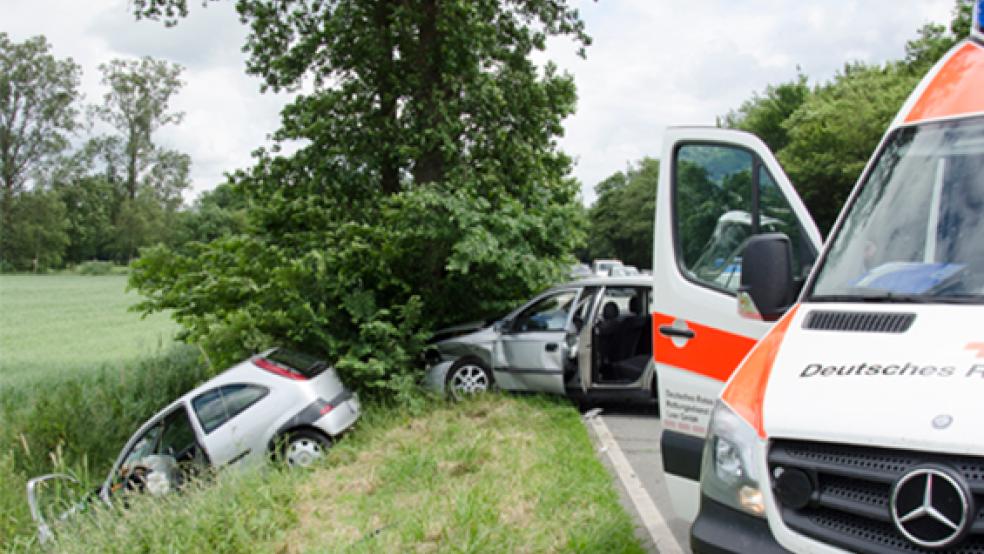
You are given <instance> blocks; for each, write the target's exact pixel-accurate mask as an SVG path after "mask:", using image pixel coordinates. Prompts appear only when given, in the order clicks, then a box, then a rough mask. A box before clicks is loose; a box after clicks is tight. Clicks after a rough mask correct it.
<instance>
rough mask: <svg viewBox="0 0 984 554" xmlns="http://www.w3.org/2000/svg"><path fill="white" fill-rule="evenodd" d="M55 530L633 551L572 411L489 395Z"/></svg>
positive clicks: (397, 547)
mask: <svg viewBox="0 0 984 554" xmlns="http://www.w3.org/2000/svg"><path fill="white" fill-rule="evenodd" d="M151 522H152V523H151ZM62 536H63V537H65V539H64V542H60V543H59V544H58V545H57V549H58V550H64V551H65V552H80V553H88V552H120V553H124V552H127V553H128V552H162V553H163V552H228V553H236V552H283V553H293V552H640V551H641V549H640V547H639V545H638V543H637V541H636V539H635V537H634V535H633V529H632V524H631V522H630V520H629V518H628V516H627V515H626V514H625V512H624V511H623V510H622V508H621V506H620V505H619V502H618V499H617V496H616V494H615V492H614V489H613V488H612V485H611V479H610V477H609V475H608V474H607V472H606V471H605V469H604V468H603V467H602V466H601V465H600V464H599V462H598V461H597V459H596V457H595V455H594V450H593V448H592V445H591V443H590V440H589V439H588V436H587V434H586V432H585V428H584V426H583V425H582V424H581V422H580V420H579V415H578V413H577V412H576V411H575V410H574V409H572V408H571V407H570V406H569V405H568V404H567V403H565V402H563V401H562V400H559V399H557V400H555V399H548V400H544V399H540V398H509V397H499V396H491V397H488V398H485V399H481V400H477V401H474V402H467V403H464V404H463V405H455V406H448V405H446V404H444V403H443V402H436V401H435V402H432V403H430V404H429V405H428V407H427V408H425V410H424V412H423V413H421V414H415V415H412V416H411V415H409V414H406V413H402V412H400V411H396V410H379V409H377V410H376V412H375V415H374V416H373V415H369V416H367V417H366V419H365V420H363V421H362V422H361V423H360V426H359V429H358V431H357V432H355V433H353V434H352V436H351V437H349V438H348V439H346V440H344V441H342V442H341V443H340V444H338V445H336V447H335V448H334V449H333V451H332V455H331V457H330V459H329V460H328V463H327V464H326V465H325V466H324V467H321V468H318V469H316V470H313V471H304V472H284V471H274V470H265V471H264V470H260V471H251V472H244V473H234V472H231V471H230V472H227V473H226V474H222V475H220V476H219V478H218V479H217V483H214V484H212V485H210V486H209V487H207V488H203V489H201V490H197V491H195V492H193V493H191V494H186V495H182V496H177V497H172V498H170V499H168V500H167V501H150V502H141V503H140V504H139V505H138V506H135V507H132V508H131V509H130V510H128V511H126V512H125V513H123V514H122V515H121V514H119V513H105V512H104V513H102V514H97V515H95V516H94V517H91V518H89V517H87V518H84V519H83V521H82V523H80V524H75V525H73V526H72V527H71V528H68V529H65V530H63V532H62Z"/></svg>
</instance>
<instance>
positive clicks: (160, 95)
mask: <svg viewBox="0 0 984 554" xmlns="http://www.w3.org/2000/svg"><path fill="white" fill-rule="evenodd" d="M99 70H100V71H102V74H103V78H102V83H103V84H104V85H106V86H108V87H109V90H108V91H107V92H106V93H105V94H104V95H103V104H102V106H99V107H98V108H97V109H96V113H97V114H98V115H99V117H100V118H101V119H102V120H103V121H105V122H106V123H109V124H110V125H112V126H113V128H114V129H116V132H117V133H119V135H118V136H119V143H118V146H119V148H121V153H122V159H123V162H124V164H125V165H124V167H123V168H122V169H123V186H124V188H125V190H126V195H127V197H128V198H129V199H130V200H134V199H136V197H137V189H138V187H139V184H140V179H141V177H142V176H143V175H144V173H145V171H147V170H148V169H149V168H150V167H151V166H153V165H154V164H155V162H158V161H160V159H161V158H162V156H163V157H164V158H165V163H166V164H171V165H173V164H174V163H175V162H176V159H177V158H179V157H180V156H182V154H178V153H162V152H161V151H160V150H159V149H158V148H157V147H156V146H155V145H154V142H153V140H152V135H153V134H154V132H155V131H157V130H158V129H160V128H161V127H163V126H165V125H168V124H177V123H180V122H181V119H182V117H183V116H184V114H183V113H181V112H170V111H168V108H169V104H170V101H171V97H172V96H174V95H175V94H176V93H177V92H178V90H180V88H181V85H182V82H181V80H180V76H181V71H182V68H181V66H179V65H177V64H173V63H168V62H166V61H164V60H155V59H153V58H150V57H144V58H142V59H140V60H118V59H117V60H112V61H111V62H109V63H107V64H101V65H100V66H99ZM185 165H187V164H185ZM114 169H115V168H114ZM183 177H184V178H183V179H182V178H181V176H179V178H178V179H177V180H174V181H172V182H170V183H168V184H167V186H170V187H175V188H177V189H178V190H180V188H182V187H184V186H187V178H186V177H187V170H185V172H184V175H183ZM161 184H163V183H158V185H161ZM170 194H171V192H168V195H170Z"/></svg>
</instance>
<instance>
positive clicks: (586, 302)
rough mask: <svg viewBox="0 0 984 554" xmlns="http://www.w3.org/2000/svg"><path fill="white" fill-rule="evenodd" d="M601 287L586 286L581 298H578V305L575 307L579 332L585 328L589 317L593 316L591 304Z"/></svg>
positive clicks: (575, 325) (575, 324)
mask: <svg viewBox="0 0 984 554" xmlns="http://www.w3.org/2000/svg"><path fill="white" fill-rule="evenodd" d="M598 290H599V287H584V290H583V291H582V292H581V296H580V298H578V299H577V306H575V308H574V319H573V322H574V327H575V329H577V330H578V331H579V332H580V331H581V329H582V328H584V324H585V323H587V321H588V318H589V317H591V306H592V305H593V304H594V300H595V297H596V296H597V295H598Z"/></svg>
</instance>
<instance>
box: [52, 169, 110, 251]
mask: <svg viewBox="0 0 984 554" xmlns="http://www.w3.org/2000/svg"><path fill="white" fill-rule="evenodd" d="M54 190H55V191H56V192H57V193H58V196H59V198H60V199H61V201H62V202H63V203H64V204H65V208H66V210H67V212H66V218H67V220H68V236H69V243H68V246H67V248H66V250H65V260H64V261H65V262H67V263H76V264H77V263H80V262H84V261H87V260H105V259H109V258H110V257H111V254H110V249H109V246H110V244H111V243H112V241H113V237H114V236H115V228H114V226H113V213H114V212H115V211H116V203H117V199H116V191H115V189H114V188H113V185H112V183H110V182H109V181H107V180H106V179H105V178H103V177H102V176H98V175H96V176H82V177H78V178H77V179H73V180H72V181H70V182H69V183H65V184H60V185H57V186H56V188H55V189H54Z"/></svg>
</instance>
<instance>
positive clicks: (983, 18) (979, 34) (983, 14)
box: [970, 0, 984, 41]
mask: <svg viewBox="0 0 984 554" xmlns="http://www.w3.org/2000/svg"><path fill="white" fill-rule="evenodd" d="M970 34H971V36H973V37H974V38H976V39H977V40H980V41H984V0H977V2H975V3H974V16H973V19H972V20H971V30H970Z"/></svg>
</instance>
